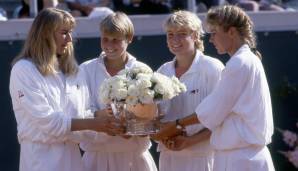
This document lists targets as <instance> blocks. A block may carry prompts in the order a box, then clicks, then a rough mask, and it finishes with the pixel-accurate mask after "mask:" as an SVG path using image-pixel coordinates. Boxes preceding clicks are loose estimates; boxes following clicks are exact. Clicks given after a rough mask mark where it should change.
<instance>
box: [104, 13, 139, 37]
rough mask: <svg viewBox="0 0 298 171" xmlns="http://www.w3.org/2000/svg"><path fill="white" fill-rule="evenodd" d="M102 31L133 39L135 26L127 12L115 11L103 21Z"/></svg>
mask: <svg viewBox="0 0 298 171" xmlns="http://www.w3.org/2000/svg"><path fill="white" fill-rule="evenodd" d="M100 31H101V33H107V34H111V35H115V34H116V35H119V34H120V35H122V36H124V37H125V38H126V39H127V40H131V39H132V38H133V35H134V26H133V24H132V22H131V20H130V19H129V17H128V16H127V15H126V14H125V13H123V12H115V13H112V14H110V15H108V16H107V17H105V18H104V19H103V20H102V21H101V23H100Z"/></svg>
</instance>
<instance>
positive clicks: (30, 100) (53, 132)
mask: <svg viewBox="0 0 298 171" xmlns="http://www.w3.org/2000/svg"><path fill="white" fill-rule="evenodd" d="M42 77H43V76H42V75H41V74H40V73H39V72H38V70H37V69H36V67H35V66H34V65H33V64H32V63H30V62H29V61H24V60H23V61H19V62H18V63H16V64H15V65H14V67H13V69H12V71H11V77H10V94H11V98H12V102H13V109H14V112H15V115H16V119H17V122H18V135H19V138H20V139H22V138H25V139H26V138H30V139H33V140H41V141H47V140H49V139H50V138H51V137H60V138H62V139H63V138H64V136H65V135H66V134H67V133H69V132H70V127H71V118H70V116H69V115H66V114H64V113H63V110H62V109H61V108H59V106H58V105H57V104H54V103H52V102H50V101H49V98H50V96H51V94H49V93H47V91H46V90H47V86H51V85H46V84H44V82H43V81H44V80H43V78H42ZM53 90H54V89H53ZM55 90H56V91H54V92H51V93H53V94H55V93H57V94H59V93H61V92H59V88H57V89H55ZM56 97H60V95H57V96H56ZM55 100H58V101H60V100H61V99H55Z"/></svg>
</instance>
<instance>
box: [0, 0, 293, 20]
mask: <svg viewBox="0 0 298 171" xmlns="http://www.w3.org/2000/svg"><path fill="white" fill-rule="evenodd" d="M34 1H36V2H37V11H40V10H42V9H44V8H48V7H55V8H60V9H64V10H67V11H69V12H70V13H71V14H72V15H73V16H75V17H96V16H100V15H105V14H108V13H111V12H113V11H122V12H125V13H126V14H128V15H137V14H167V13H170V12H173V11H176V10H179V9H186V10H190V11H193V12H197V13H204V12H206V11H207V10H208V9H209V8H211V7H212V6H218V5H223V4H236V5H238V6H240V7H241V8H243V9H245V10H246V11H254V12H257V11H296V10H298V0H34ZM32 2H33V0H1V2H0V21H5V20H7V19H11V18H30V17H32V15H30V5H32Z"/></svg>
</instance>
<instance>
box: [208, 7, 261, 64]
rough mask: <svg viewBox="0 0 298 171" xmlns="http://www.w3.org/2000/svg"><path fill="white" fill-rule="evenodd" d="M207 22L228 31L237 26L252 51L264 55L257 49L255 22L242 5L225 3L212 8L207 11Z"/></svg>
mask: <svg viewBox="0 0 298 171" xmlns="http://www.w3.org/2000/svg"><path fill="white" fill-rule="evenodd" d="M206 22H207V24H208V25H209V26H220V27H222V28H223V30H224V31H227V30H228V29H229V28H230V27H235V28H236V29H237V31H238V32H239V35H240V36H241V37H242V39H243V40H244V42H245V43H246V44H248V46H249V47H250V49H251V50H252V52H254V53H255V54H256V55H257V56H259V57H260V58H261V57H262V55H261V54H260V52H259V51H257V49H256V36H255V33H254V31H253V27H254V25H253V22H252V21H251V19H250V17H249V16H248V15H247V14H246V13H245V12H244V11H243V10H242V9H241V8H240V7H237V6H234V5H224V6H218V7H214V8H211V9H210V10H209V11H208V13H207V19H206Z"/></svg>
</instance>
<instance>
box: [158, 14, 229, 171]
mask: <svg viewBox="0 0 298 171" xmlns="http://www.w3.org/2000/svg"><path fill="white" fill-rule="evenodd" d="M164 27H165V30H166V35H167V44H168V48H169V50H170V52H171V53H173V54H174V55H175V57H174V59H173V60H172V61H169V62H166V63H165V64H163V65H162V66H161V67H160V68H159V69H158V72H160V73H162V74H165V75H167V76H169V77H172V76H176V77H178V78H179V80H180V81H181V82H183V83H184V84H185V85H186V87H187V92H185V93H183V94H180V95H179V96H177V97H174V98H173V99H171V100H168V101H165V102H163V103H161V104H160V105H159V107H160V109H161V111H162V113H164V114H165V118H164V120H166V121H171V120H178V119H180V118H182V117H184V115H183V114H189V113H193V112H194V111H195V109H196V107H197V105H198V104H200V103H201V101H202V100H203V99H204V98H205V97H206V96H207V95H208V94H210V93H211V92H212V90H213V89H214V87H215V85H216V84H217V82H218V81H219V79H220V74H221V71H222V70H223V68H224V65H223V64H222V63H221V62H220V61H219V60H218V59H215V58H212V57H210V56H207V55H205V54H204V53H203V51H204V43H203V40H202V36H203V29H202V23H201V20H200V19H199V18H198V16H197V15H196V14H194V13H192V12H189V11H177V12H174V13H173V14H170V15H169V17H168V18H167V20H166V22H165V25H164ZM177 126H178V128H180V133H181V134H182V133H183V128H182V127H179V125H177ZM185 131H186V135H179V136H177V137H175V138H170V137H162V140H161V142H160V143H159V146H158V150H159V151H160V158H159V169H160V171H167V170H171V171H181V170H187V171H212V169H213V149H212V147H211V145H210V143H209V138H210V131H209V130H208V129H207V128H205V127H204V126H203V125H202V124H196V125H192V126H187V127H185ZM153 138H154V136H153ZM173 144H174V146H173Z"/></svg>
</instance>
